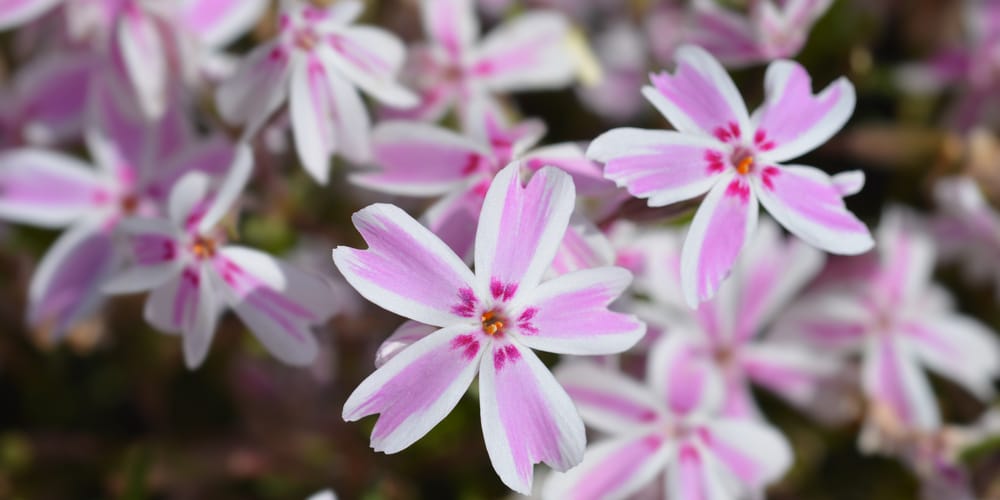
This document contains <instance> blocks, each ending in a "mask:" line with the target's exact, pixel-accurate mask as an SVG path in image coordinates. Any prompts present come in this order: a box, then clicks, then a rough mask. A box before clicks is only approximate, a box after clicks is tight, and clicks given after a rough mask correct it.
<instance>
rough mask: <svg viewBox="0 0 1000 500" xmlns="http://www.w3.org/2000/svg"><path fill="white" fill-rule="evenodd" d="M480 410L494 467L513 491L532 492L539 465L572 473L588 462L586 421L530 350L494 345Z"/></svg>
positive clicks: (483, 369)
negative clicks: (537, 465)
mask: <svg viewBox="0 0 1000 500" xmlns="http://www.w3.org/2000/svg"><path fill="white" fill-rule="evenodd" d="M479 397H480V400H479V408H480V419H481V420H482V423H483V438H484V439H485V440H486V451H487V452H488V453H489V456H490V462H492V463H493V468H494V469H495V470H496V472H497V475H499V476H500V480H501V481H503V483H504V484H505V485H507V487H508V488H510V489H512V490H514V491H517V492H518V493H522V494H529V493H530V492H531V483H532V478H533V473H532V472H533V471H532V469H533V465H534V464H536V463H539V462H544V463H546V464H548V465H549V466H550V467H552V468H553V469H555V470H557V471H560V472H562V471H566V470H568V469H570V468H571V467H574V466H576V465H577V464H579V463H580V461H581V460H582V459H583V449H584V446H586V441H587V440H586V436H585V435H584V429H583V421H582V420H581V419H580V414H579V413H577V411H576V407H575V406H573V401H572V400H570V398H569V395H567V394H566V391H565V390H563V388H562V387H561V386H560V385H559V382H556V379H555V377H553V376H552V374H551V373H550V372H549V370H548V368H546V367H545V365H544V364H542V362H541V361H540V360H539V359H538V357H537V356H535V353H533V352H532V351H531V350H530V349H526V348H522V347H520V346H518V345H517V344H514V343H507V342H494V343H493V344H492V345H491V346H489V348H488V350H487V351H486V354H485V355H484V356H483V358H482V360H481V361H480V368H479Z"/></svg>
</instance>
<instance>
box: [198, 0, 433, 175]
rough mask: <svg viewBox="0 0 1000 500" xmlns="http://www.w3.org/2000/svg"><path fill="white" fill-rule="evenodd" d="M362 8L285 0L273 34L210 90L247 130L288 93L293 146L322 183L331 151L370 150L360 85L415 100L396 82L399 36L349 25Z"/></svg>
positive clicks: (405, 101) (396, 100) (396, 99)
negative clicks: (232, 72) (218, 84)
mask: <svg viewBox="0 0 1000 500" xmlns="http://www.w3.org/2000/svg"><path fill="white" fill-rule="evenodd" d="M362 9H363V5H362V3H361V2H357V1H353V0H347V1H342V2H336V3H334V4H333V5H331V6H329V7H326V8H321V7H318V6H315V5H311V4H309V3H307V2H295V1H286V2H284V9H283V10H282V13H281V16H280V18H279V20H278V30H279V34H278V36H277V37H276V38H275V39H274V40H271V41H270V42H267V43H264V44H262V45H260V46H258V47H257V48H255V49H254V50H253V51H251V52H250V53H249V54H248V55H247V56H246V57H245V58H244V60H243V61H242V62H241V63H240V65H239V67H238V68H237V69H236V71H235V73H234V74H233V76H232V77H231V78H230V79H228V80H226V81H225V82H224V83H223V84H222V85H221V86H220V87H219V88H218V90H217V91H216V94H215V96H216V102H217V103H218V106H219V112H220V113H221V114H222V116H223V118H225V119H226V121H228V122H230V123H232V124H244V125H247V126H248V129H249V130H250V131H251V132H254V131H256V130H257V129H258V128H259V127H260V126H262V125H263V124H264V121H265V120H266V119H267V118H268V116H270V115H271V114H272V113H273V112H274V111H275V110H276V109H277V108H278V107H279V106H280V105H281V104H282V103H283V102H284V101H285V100H286V98H287V100H288V107H289V114H290V117H291V127H292V133H293V135H294V136H295V150H296V152H297V153H298V156H299V159H300V160H301V161H302V165H303V166H304V167H305V169H306V171H307V172H309V174H310V175H311V176H312V177H313V178H315V179H316V180H317V181H318V182H321V183H324V184H325V183H326V182H327V180H328V178H329V168H328V167H329V159H330V155H332V154H334V153H339V154H341V155H343V156H344V157H346V158H348V159H350V160H351V161H355V162H364V161H367V160H368V159H369V158H370V156H371V151H370V149H371V144H370V138H369V135H370V133H371V130H370V129H371V123H370V120H369V116H368V111H367V110H366V109H365V104H364V102H363V101H362V100H361V96H360V95H359V94H358V88H360V89H361V90H364V91H365V92H366V93H368V94H369V95H371V96H372V97H374V98H375V99H377V100H378V101H380V102H383V103H388V104H394V105H397V106H404V107H405V106H410V105H413V104H415V103H416V96H414V95H413V94H412V93H411V92H410V91H409V90H407V89H405V88H404V87H402V86H400V85H399V84H398V83H396V82H395V78H396V73H397V72H398V71H399V68H400V66H401V65H402V64H403V58H404V56H405V47H404V45H403V43H402V42H401V41H400V40H399V39H398V38H396V37H395V36H394V35H392V34H391V33H389V32H387V31H384V30H381V29H378V28H375V27H372V26H354V25H352V24H351V23H353V22H354V21H355V20H356V19H357V18H358V16H360V15H361V11H362Z"/></svg>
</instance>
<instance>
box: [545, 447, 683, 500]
mask: <svg viewBox="0 0 1000 500" xmlns="http://www.w3.org/2000/svg"><path fill="white" fill-rule="evenodd" d="M664 441H665V438H664V437H662V436H661V435H659V434H658V433H651V434H643V435H640V436H636V437H625V438H617V439H613V440H609V441H603V442H600V443H597V444H595V445H593V446H590V447H588V448H587V453H586V455H585V456H584V459H583V462H581V463H580V465H578V466H577V467H574V468H573V469H570V470H569V471H568V472H566V473H564V474H552V475H550V476H549V477H548V479H546V481H545V486H544V488H543V490H542V497H543V498H550V499H563V498H566V499H569V498H572V499H573V500H607V499H620V498H630V496H631V495H633V494H635V493H637V492H639V491H641V490H642V488H643V487H645V486H647V485H649V484H650V483H652V482H653V481H654V480H655V478H656V477H657V476H658V475H659V474H661V473H662V472H663V470H664V468H665V467H666V465H667V461H668V460H669V459H670V453H669V451H668V449H667V448H666V446H664Z"/></svg>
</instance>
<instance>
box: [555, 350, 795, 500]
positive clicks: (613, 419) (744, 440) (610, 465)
mask: <svg viewBox="0 0 1000 500" xmlns="http://www.w3.org/2000/svg"><path fill="white" fill-rule="evenodd" d="M663 361H664V360H663V359H662V358H660V357H658V356H656V355H654V356H653V357H651V358H650V361H649V364H648V369H647V374H646V378H647V384H646V385H641V384H639V383H637V382H636V381H634V380H633V379H631V378H629V377H626V376H624V375H621V374H619V373H616V372H614V371H612V370H609V369H607V368H599V367H597V366H594V365H591V364H585V363H574V364H569V365H566V366H562V367H560V368H559V369H558V370H557V378H558V379H559V381H560V382H562V384H563V386H564V387H566V390H567V392H569V394H570V396H571V397H572V398H573V402H574V403H576V405H577V407H578V408H579V409H580V413H581V414H582V415H583V418H584V420H585V421H586V422H587V423H588V424H589V425H590V426H591V427H592V428H593V429H594V430H597V431H600V432H602V433H605V434H607V435H608V437H607V438H605V439H603V440H601V441H599V442H597V443H596V444H593V445H591V446H590V447H588V449H587V453H586V456H585V458H584V460H583V462H582V463H581V464H580V465H579V466H578V467H576V468H574V469H573V470H571V471H569V472H568V473H566V474H552V475H551V476H550V477H549V479H548V481H546V484H545V487H544V490H543V498H546V499H553V500H556V499H562V498H572V499H574V500H589V499H593V500H598V499H607V498H629V497H630V495H632V494H634V493H636V492H638V491H641V490H642V489H643V488H644V487H646V486H647V485H649V484H650V483H653V482H654V481H656V479H657V477H665V485H666V488H665V497H666V498H670V499H671V500H706V499H710V500H722V499H727V498H755V497H756V496H759V495H761V494H762V493H763V490H764V488H765V487H766V486H767V485H768V484H770V483H772V482H774V481H776V480H777V479H779V478H780V477H781V476H782V475H783V474H784V473H785V471H787V470H788V468H789V467H790V466H791V462H792V452H791V448H790V446H789V445H788V442H787V441H786V440H785V437H784V436H782V435H781V433H780V432H778V431H777V429H774V428H773V427H771V426H769V425H767V424H765V423H763V422H761V421H756V420H748V419H734V418H727V417H719V416H715V414H714V413H712V408H713V406H714V404H715V403H716V400H715V396H716V395H714V394H713V393H712V391H711V390H710V388H709V387H707V386H705V385H704V384H701V383H699V381H698V380H697V379H696V378H689V379H687V382H689V383H688V384H687V385H681V384H678V383H672V382H673V380H672V379H673V376H674V373H671V372H676V370H677V367H676V366H675V365H671V364H669V363H664V362H663Z"/></svg>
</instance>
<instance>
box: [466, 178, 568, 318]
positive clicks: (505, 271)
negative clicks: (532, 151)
mask: <svg viewBox="0 0 1000 500" xmlns="http://www.w3.org/2000/svg"><path fill="white" fill-rule="evenodd" d="M574 198H575V191H574V188H573V180H572V179H571V178H570V176H569V175H568V174H566V173H564V172H562V171H561V170H558V169H556V168H553V167H547V168H544V169H542V170H540V171H538V172H537V173H535V174H534V175H533V176H532V177H531V180H530V181H529V182H528V184H527V186H523V185H522V184H521V179H520V165H519V164H518V163H517V162H515V163H512V164H510V165H508V166H507V167H505V168H504V169H503V170H501V171H500V173H498V174H497V175H496V177H495V178H494V179H493V183H492V184H491V185H490V189H489V191H488V192H487V193H486V200H485V201H484V202H483V211H482V213H481V214H480V216H479V227H478V229H477V231H476V259H475V260H476V278H477V280H478V281H479V283H480V286H481V287H482V289H483V290H490V292H491V293H492V295H493V297H494V298H495V299H501V300H505V301H507V300H510V299H512V298H513V297H514V296H515V295H516V294H517V291H518V290H519V289H521V290H530V289H531V288H533V287H534V286H535V285H536V284H537V283H538V282H539V281H540V280H541V278H542V275H543V274H544V273H545V271H546V270H548V268H549V266H550V265H552V260H553V259H554V258H555V254H556V251H558V249H559V243H560V242H561V241H562V239H563V235H565V233H566V227H567V226H568V225H569V217H570V214H571V213H572V212H573V204H574Z"/></svg>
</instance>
